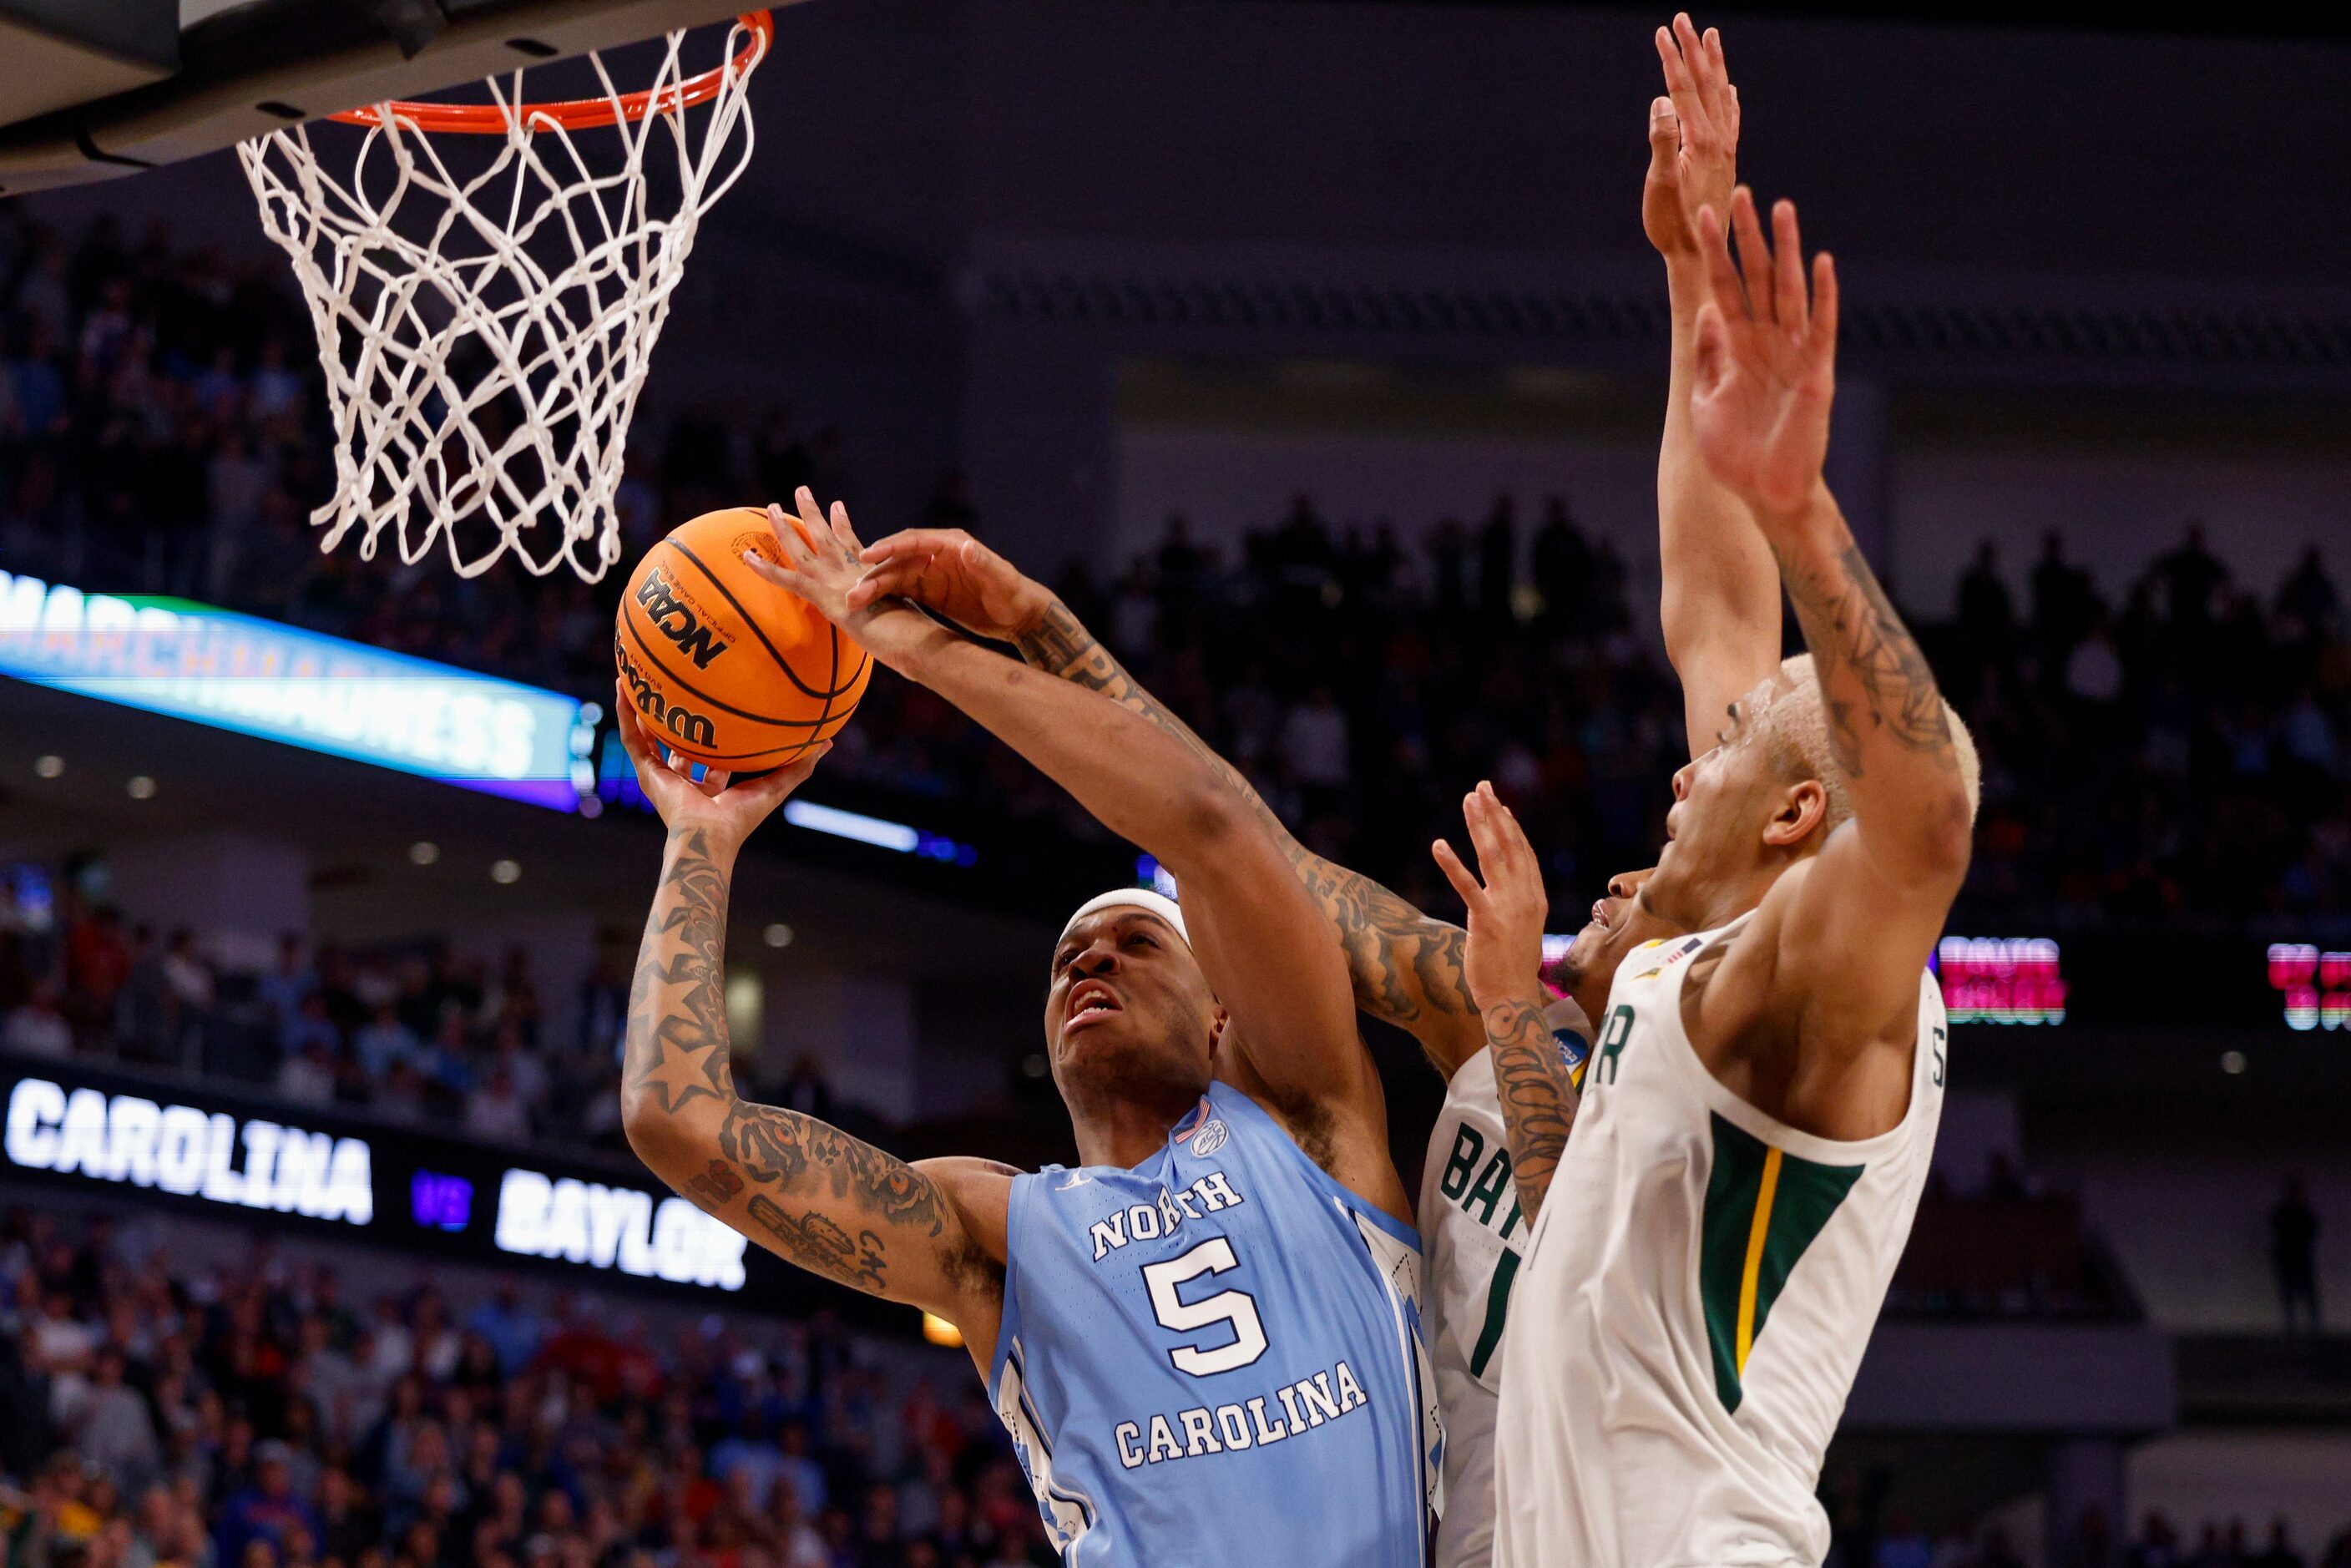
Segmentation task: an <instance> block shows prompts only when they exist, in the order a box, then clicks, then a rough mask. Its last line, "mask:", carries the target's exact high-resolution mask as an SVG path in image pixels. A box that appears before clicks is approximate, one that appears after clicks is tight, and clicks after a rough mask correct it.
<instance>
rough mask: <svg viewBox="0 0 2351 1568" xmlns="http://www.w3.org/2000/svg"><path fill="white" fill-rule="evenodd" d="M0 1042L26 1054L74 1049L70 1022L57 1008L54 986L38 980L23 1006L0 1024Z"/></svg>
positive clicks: (63, 1052) (57, 1053) (64, 1053)
mask: <svg viewBox="0 0 2351 1568" xmlns="http://www.w3.org/2000/svg"><path fill="white" fill-rule="evenodd" d="M0 1044H5V1046H6V1047H7V1048H8V1049H9V1050H10V1051H22V1052H24V1053H25V1054H26V1055H28V1056H67V1055H70V1054H71V1053H72V1051H73V1026H72V1025H70V1024H68V1023H67V1022H66V1016H65V1014H64V1013H62V1012H60V1011H58V1010H57V988H56V987H55V986H53V985H51V984H49V983H48V982H47V980H41V981H37V982H36V983H35V984H34V986H33V990H32V995H31V996H29V997H27V998H26V999H25V1003H24V1005H23V1006H21V1007H19V1008H17V1009H16V1010H15V1011H13V1012H11V1013H10V1014H9V1015H8V1018H7V1021H6V1022H5V1024H0Z"/></svg>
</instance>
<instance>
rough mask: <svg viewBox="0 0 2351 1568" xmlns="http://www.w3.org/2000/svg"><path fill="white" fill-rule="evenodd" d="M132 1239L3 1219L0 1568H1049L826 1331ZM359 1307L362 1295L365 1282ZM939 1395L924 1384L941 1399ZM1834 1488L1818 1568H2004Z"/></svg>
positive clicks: (2165, 1547)
mask: <svg viewBox="0 0 2351 1568" xmlns="http://www.w3.org/2000/svg"><path fill="white" fill-rule="evenodd" d="M151 1223H152V1222H150V1221H147V1220H144V1219H131V1220H124V1221H117V1220H115V1219H112V1218H108V1217H105V1216H97V1217H73V1216H60V1215H57V1214H55V1213H52V1212H49V1211H47V1210H46V1209H44V1210H43V1211H39V1212H34V1211H30V1210H27V1209H23V1208H19V1209H16V1210H15V1211H13V1212H11V1213H9V1214H8V1215H7V1216H6V1217H5V1219H0V1552H5V1558H0V1561H5V1563H6V1565H7V1568H1016V1565H1017V1568H1028V1565H1030V1564H1047V1563H1053V1562H1054V1561H1056V1558H1055V1556H1054V1554H1053V1553H1052V1552H1051V1550H1050V1547H1048V1546H1047V1545H1046V1544H1045V1542H1044V1539H1043V1534H1042V1531H1041V1528H1040V1524H1039V1521H1038V1517H1037V1512H1036V1508H1035V1504H1034V1502H1033V1500H1032V1499H1031V1498H1030V1496H1029V1490H1028V1487H1027V1483H1026V1481H1025V1479H1023V1478H1022V1477H1021V1475H1020V1473H1019V1469H1018V1466H1017V1464H1016V1463H1015V1462H1014V1459H1013V1456H1012V1453H1011V1450H1010V1448H1009V1446H1008V1443H1007V1441H1006V1439H1005V1437H1004V1434H1003V1431H1002V1428H1001V1427H1000V1426H999V1425H998V1423H997V1421H996V1418H995V1416H994V1415H993V1413H992V1412H991V1411H990V1410H989V1409H988V1408H987V1403H986V1401H985V1399H984V1398H983V1397H982V1396H981V1392H980V1388H979V1384H978V1382H977V1379H976V1378H974V1377H972V1376H971V1375H969V1371H968V1368H967V1367H964V1366H962V1365H959V1364H957V1360H959V1358H956V1359H949V1358H946V1357H940V1358H939V1359H938V1360H936V1361H935V1362H932V1361H928V1360H916V1359H912V1358H911V1353H908V1352H905V1351H899V1350H890V1349H887V1348H885V1347H883V1346H882V1345H880V1344H879V1343H877V1342H874V1341H871V1340H868V1339H865V1338H863V1337H862V1336H860V1335H857V1334H853V1333H848V1332H845V1331H843V1330H842V1329H841V1328H840V1327H839V1326H838V1325H837V1324H835V1323H832V1322H830V1321H829V1320H826V1319H822V1318H820V1319H817V1320H814V1321H807V1322H802V1321H796V1320H790V1319H779V1318H775V1317H771V1316H763V1315H761V1314H758V1313H755V1312H737V1313H729V1314H726V1316H725V1317H723V1318H722V1317H718V1316H711V1317H707V1318H705V1319H703V1320H701V1321H700V1322H699V1323H698V1324H695V1323H692V1322H688V1321H686V1320H684V1317H683V1315H682V1314H675V1313H673V1314H670V1318H672V1319H675V1320H676V1321H664V1323H663V1324H662V1329H663V1330H664V1331H665V1332H656V1330H655V1327H654V1325H653V1324H652V1323H651V1322H649V1321H648V1320H647V1319H646V1318H645V1317H644V1316H643V1314H641V1313H639V1312H635V1311H633V1310H630V1309H628V1308H626V1307H625V1306H621V1305H615V1304H611V1303H607V1302H603V1301H598V1300H596V1299H593V1298H579V1297H569V1296H564V1297H558V1298H555V1299H553V1300H552V1301H545V1302H542V1301H538V1300H537V1299H536V1298H534V1297H532V1296H530V1295H527V1294H526V1293H525V1292H524V1291H521V1290H520V1289H518V1288H517V1286H516V1285H515V1284H514V1283H513V1282H512V1281H506V1282H503V1283H501V1284H499V1285H498V1286H496V1288H495V1289H494V1290H491V1291H486V1292H484V1293H483V1294H482V1295H481V1296H480V1297H479V1298H478V1299H472V1300H468V1299H465V1297H464V1295H463V1292H462V1290H460V1291H457V1292H455V1294H456V1299H455V1300H453V1294H452V1293H451V1292H448V1291H444V1288H443V1287H442V1286H440V1285H438V1284H436V1283H435V1282H434V1281H433V1280H432V1279H431V1278H429V1277H427V1276H424V1275H423V1274H420V1273H415V1272H413V1270H410V1268H409V1267H408V1266H405V1265H399V1264H393V1263H391V1262H389V1261H386V1262H384V1263H382V1264H381V1269H382V1270H385V1271H386V1275H385V1277H386V1278H388V1279H390V1280H392V1281H396V1282H395V1283H394V1284H393V1285H392V1286H391V1287H390V1288H381V1289H378V1290H377V1291H374V1293H373V1294H372V1297H371V1299H368V1300H360V1299H355V1298H354V1297H353V1296H351V1295H350V1294H347V1293H346V1287H345V1284H344V1281H343V1278H342V1276H341V1274H340V1273H339V1271H338V1270H336V1269H335V1268H334V1267H332V1266H331V1265H329V1264H327V1263H325V1262H322V1261H320V1260H317V1259H314V1258H308V1257H305V1256H303V1255H302V1249H300V1247H299V1246H298V1244H297V1245H296V1246H294V1247H291V1248H287V1249H283V1250H281V1249H279V1247H278V1246H277V1244H276V1243H274V1242H272V1241H271V1240H269V1239H267V1238H266V1237H265V1236H262V1235H259V1234H256V1236H255V1237H254V1238H253V1239H252V1240H251V1242H250V1245H249V1248H248V1249H245V1255H244V1256H242V1257H236V1258H234V1259H232V1258H229V1257H227V1256H225V1255H224V1254H226V1253H229V1252H232V1251H235V1250H238V1249H234V1248H220V1247H206V1248H203V1249H197V1252H198V1253H200V1254H201V1255H202V1256H203V1259H204V1260H203V1261H202V1262H193V1261H192V1260H191V1258H192V1254H191V1251H190V1249H187V1248H186V1247H182V1248H180V1249H178V1250H177V1251H176V1253H173V1252H167V1250H166V1249H165V1248H164V1246H163V1245H162V1239H161V1238H160V1237H159V1236H158V1235H156V1234H155V1233H153V1232H152V1231H151V1230H149V1228H148V1226H149V1225H150V1224H151ZM379 1284H380V1285H381V1281H379ZM934 1378H935V1379H936V1381H933V1379H934ZM1886 1479H1887V1476H1886V1473H1885V1472H1884V1471H1883V1470H1881V1469H1870V1470H1864V1471H1848V1470H1844V1469H1839V1468H1837V1467H1834V1466H1833V1467H1832V1470H1831V1473H1830V1475H1829V1477H1828V1478H1827V1480H1826V1483H1825V1485H1824V1487H1823V1500H1824V1501H1825V1503H1826V1504H1827V1506H1828V1508H1829V1511H1830V1517H1831V1521H1832V1526H1833V1536H1832V1540H1833V1545H1832V1547H1831V1550H1830V1552H1829V1555H1828V1557H1827V1560H1826V1562H1827V1564H1828V1568H2022V1565H2023V1563H2025V1562H2026V1558H2025V1557H2024V1556H2022V1555H2021V1554H2020V1553H2019V1552H2018V1550H2017V1548H2016V1544H2015V1542H2013V1541H2012V1540H2011V1537H2010V1536H2009V1535H2008V1534H2007V1533H2006V1532H2005V1531H2003V1530H2002V1529H2001V1528H2000V1527H1997V1526H1981V1527H1979V1528H1975V1529H1972V1530H1970V1529H1961V1528H1958V1527H1957V1525H1956V1521H1949V1527H1946V1528H1930V1527H1928V1525H1926V1524H1924V1523H1922V1522H1920V1521H1914V1520H1913V1519H1911V1518H1909V1517H1907V1516H1906V1515H1905V1514H1904V1513H1902V1512H1901V1511H1898V1510H1890V1509H1888V1508H1886V1506H1885V1504H1884V1502H1883V1500H1882V1499H1883V1494H1884V1490H1885V1484H1886ZM2048 1561H2049V1563H2050V1568H2351V1529H2346V1531H2344V1532H2343V1533H2342V1534H2341V1535H2339V1536H2337V1537H2336V1538H2335V1540H2334V1541H2333V1542H2331V1543H2330V1544H2328V1545H2327V1546H2326V1547H2325V1549H2324V1550H2323V1552H2313V1553H2312V1554H2310V1555H2308V1556H2305V1555H2304V1554H2303V1552H2299V1551H2297V1550H2296V1547H2295V1544H2294V1542H2293V1540H2292V1537H2291V1533H2290V1531H2288V1530H2287V1529H2286V1527H2285V1526H2284V1524H2283V1522H2282V1521H2281V1522H2279V1523H2277V1524H2274V1525H2272V1526H2270V1527H2268V1528H2267V1529H2266V1530H2263V1531H2259V1532H2258V1533H2256V1532H2255V1531H2254V1530H2252V1529H2251V1528H2249V1527H2248V1525H2247V1524H2246V1522H2245V1521H2242V1520H2231V1521H2208V1522H2206V1523H2204V1524H2203V1525H2202V1526H2201V1527H2200V1528H2199V1530H2198V1531H2196V1532H2195V1533H2194V1535H2193V1537H2192V1538H2191V1537H2190V1536H2189V1535H2188V1534H2186V1533H2184V1532H2182V1531H2179V1530H2176V1529H2175V1528H2174V1526H2173V1525H2172V1524H2171V1523H2170V1522H2169V1521H2168V1520H2167V1519H2166V1518H2165V1517H2164V1516H2163V1515H2162V1514H2161V1513H2159V1512H2157V1513H2150V1514H2149V1515H2147V1518H2146V1520H2145V1521H2144V1522H2143V1523H2142V1525H2141V1527H2140V1530H2139V1531H2138V1533H2137V1535H2136V1536H2135V1537H2131V1538H2128V1539H2126V1538H2124V1537H2122V1536H2121V1535H2118V1534H2117V1533H2116V1531H2114V1530H2113V1529H2112V1528H2111V1527H2110V1525H2109V1524H2108V1522H2107V1521H2105V1519H2104V1518H2103V1517H2102V1516H2099V1515H2096V1514H2095V1513H2093V1514H2090V1515H2086V1516H2085V1518H2084V1519H2082V1520H2081V1521H2079V1522H2078V1524H2077V1526H2076V1528H2075V1529H2074V1531H2071V1532H2070V1535H2069V1538H2068V1539H2067V1540H2066V1541H2065V1542H2063V1543H2062V1544H2061V1550H2060V1552H2059V1553H2058V1554H2057V1555H2056V1556H2055V1557H2054V1558H2053V1559H2049V1560H2048Z"/></svg>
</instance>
